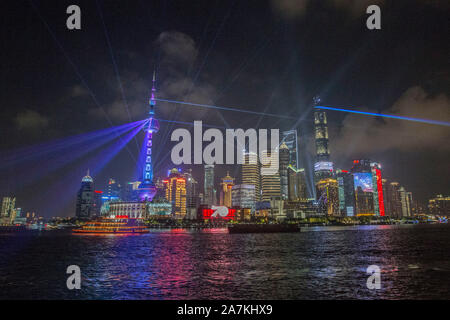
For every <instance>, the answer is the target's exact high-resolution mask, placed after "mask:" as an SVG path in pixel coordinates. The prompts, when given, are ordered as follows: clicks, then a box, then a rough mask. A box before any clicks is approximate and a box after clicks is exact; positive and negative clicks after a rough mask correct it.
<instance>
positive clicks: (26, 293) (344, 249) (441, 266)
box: [0, 225, 450, 299]
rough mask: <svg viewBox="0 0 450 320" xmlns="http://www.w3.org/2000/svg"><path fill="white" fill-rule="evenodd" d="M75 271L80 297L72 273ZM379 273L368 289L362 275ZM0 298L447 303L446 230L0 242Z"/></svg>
mask: <svg viewBox="0 0 450 320" xmlns="http://www.w3.org/2000/svg"><path fill="white" fill-rule="evenodd" d="M69 265H78V266H79V267H80V269H81V274H82V280H81V289H80V290H68V289H67V286H66V280H67V277H68V276H69V275H68V274H66V269H67V267H68V266H69ZM370 265H377V266H379V267H380V269H381V276H380V277H381V288H380V289H379V290H369V289H368V288H367V286H366V281H367V278H368V277H369V274H367V273H366V269H367V267H368V266H370ZM0 289H1V290H0V299H450V225H403V226H356V227H315V228H309V229H307V230H304V231H303V230H302V232H299V233H289V234H288V233H286V234H281V233H280V234H228V232H227V230H226V229H205V230H201V231H198V230H196V231H194V230H185V229H172V230H158V231H153V232H151V233H150V234H145V235H136V236H120V235H119V236H118V235H73V234H71V233H70V232H67V231H65V232H61V231H46V232H41V233H37V234H27V235H24V234H2V235H0Z"/></svg>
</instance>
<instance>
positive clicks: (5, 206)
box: [0, 197, 16, 217]
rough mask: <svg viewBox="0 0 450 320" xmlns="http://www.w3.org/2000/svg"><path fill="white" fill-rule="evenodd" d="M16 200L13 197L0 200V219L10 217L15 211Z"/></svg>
mask: <svg viewBox="0 0 450 320" xmlns="http://www.w3.org/2000/svg"><path fill="white" fill-rule="evenodd" d="M15 205H16V198H14V197H4V198H3V200H2V212H1V213H0V217H11V215H12V212H13V211H14V209H15Z"/></svg>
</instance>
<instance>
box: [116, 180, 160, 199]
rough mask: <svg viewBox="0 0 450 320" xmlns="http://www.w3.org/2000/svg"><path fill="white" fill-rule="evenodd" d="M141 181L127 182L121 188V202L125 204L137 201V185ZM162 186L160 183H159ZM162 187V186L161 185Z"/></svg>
mask: <svg viewBox="0 0 450 320" xmlns="http://www.w3.org/2000/svg"><path fill="white" fill-rule="evenodd" d="M140 184H141V181H132V182H128V183H127V184H125V185H124V186H122V187H121V194H122V196H121V197H120V198H121V200H123V201H125V202H133V201H135V202H137V201H139V185H140ZM161 184H162V182H161ZM163 186H164V185H163Z"/></svg>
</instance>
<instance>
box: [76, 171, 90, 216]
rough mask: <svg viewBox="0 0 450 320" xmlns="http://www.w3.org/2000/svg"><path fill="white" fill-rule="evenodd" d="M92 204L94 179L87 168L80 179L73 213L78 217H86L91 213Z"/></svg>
mask: <svg viewBox="0 0 450 320" xmlns="http://www.w3.org/2000/svg"><path fill="white" fill-rule="evenodd" d="M93 204H94V180H93V179H92V177H91V176H90V175H89V170H88V171H87V174H86V176H84V177H83V179H82V180H81V187H80V190H78V194H77V204H76V212H75V215H76V217H77V218H79V219H88V218H90V217H91V216H92V215H93Z"/></svg>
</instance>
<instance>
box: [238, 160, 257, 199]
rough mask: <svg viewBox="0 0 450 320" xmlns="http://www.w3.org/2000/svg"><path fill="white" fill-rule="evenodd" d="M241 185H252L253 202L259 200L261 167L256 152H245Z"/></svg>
mask: <svg viewBox="0 0 450 320" xmlns="http://www.w3.org/2000/svg"><path fill="white" fill-rule="evenodd" d="M241 182H242V184H243V185H253V186H254V187H255V188H254V189H255V190H254V202H256V201H260V200H261V167H260V162H259V159H258V155H257V154H256V153H250V152H249V153H245V154H244V163H243V164H242V179H241Z"/></svg>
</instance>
